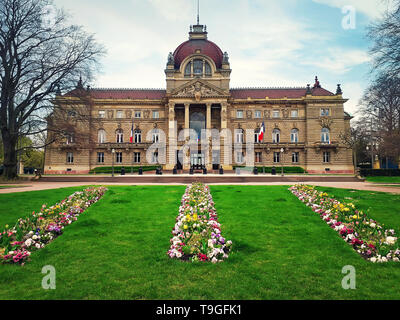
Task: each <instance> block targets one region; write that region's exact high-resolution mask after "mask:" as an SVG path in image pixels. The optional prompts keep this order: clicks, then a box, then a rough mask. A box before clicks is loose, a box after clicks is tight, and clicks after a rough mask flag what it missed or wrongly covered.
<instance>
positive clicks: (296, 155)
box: [292, 152, 299, 163]
mask: <svg viewBox="0 0 400 320" xmlns="http://www.w3.org/2000/svg"><path fill="white" fill-rule="evenodd" d="M292 162H293V163H298V162H299V153H298V152H292Z"/></svg>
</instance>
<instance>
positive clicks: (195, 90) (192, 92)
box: [175, 82, 220, 100]
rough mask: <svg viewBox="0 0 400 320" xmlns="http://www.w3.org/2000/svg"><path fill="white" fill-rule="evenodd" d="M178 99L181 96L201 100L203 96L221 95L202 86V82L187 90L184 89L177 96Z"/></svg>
mask: <svg viewBox="0 0 400 320" xmlns="http://www.w3.org/2000/svg"><path fill="white" fill-rule="evenodd" d="M175 95H176V96H178V97H181V96H194V97H195V98H196V100H197V99H200V98H201V97H202V96H204V97H207V96H217V95H220V93H219V92H217V91H215V90H213V89H211V88H210V87H207V86H204V85H202V83H201V82H196V83H194V84H192V85H190V86H188V87H186V88H183V89H182V90H181V91H179V92H177V93H176V94H175Z"/></svg>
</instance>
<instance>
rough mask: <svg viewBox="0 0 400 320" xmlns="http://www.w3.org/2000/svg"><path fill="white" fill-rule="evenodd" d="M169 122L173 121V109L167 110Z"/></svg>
mask: <svg viewBox="0 0 400 320" xmlns="http://www.w3.org/2000/svg"><path fill="white" fill-rule="evenodd" d="M169 120H170V121H174V120H175V109H174V108H169Z"/></svg>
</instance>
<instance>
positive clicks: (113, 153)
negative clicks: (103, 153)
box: [111, 149, 115, 177]
mask: <svg viewBox="0 0 400 320" xmlns="http://www.w3.org/2000/svg"><path fill="white" fill-rule="evenodd" d="M111 154H112V173H111V176H112V177H114V156H115V149H112V150H111Z"/></svg>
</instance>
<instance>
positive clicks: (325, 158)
mask: <svg viewBox="0 0 400 320" xmlns="http://www.w3.org/2000/svg"><path fill="white" fill-rule="evenodd" d="M330 161H331V153H330V152H329V151H324V154H323V155H322V162H324V163H328V162H330Z"/></svg>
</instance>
